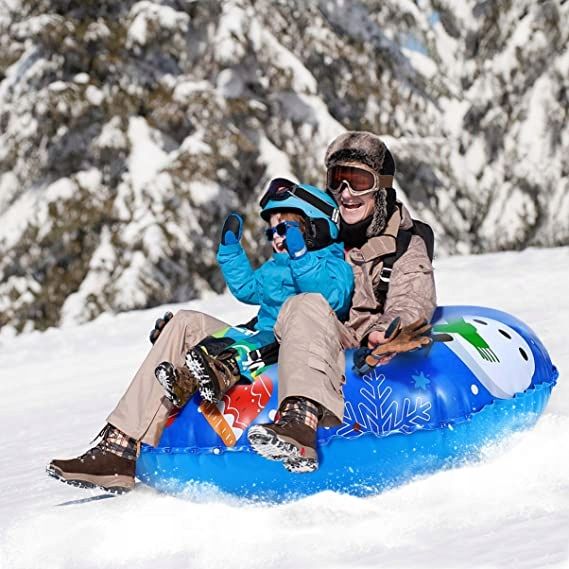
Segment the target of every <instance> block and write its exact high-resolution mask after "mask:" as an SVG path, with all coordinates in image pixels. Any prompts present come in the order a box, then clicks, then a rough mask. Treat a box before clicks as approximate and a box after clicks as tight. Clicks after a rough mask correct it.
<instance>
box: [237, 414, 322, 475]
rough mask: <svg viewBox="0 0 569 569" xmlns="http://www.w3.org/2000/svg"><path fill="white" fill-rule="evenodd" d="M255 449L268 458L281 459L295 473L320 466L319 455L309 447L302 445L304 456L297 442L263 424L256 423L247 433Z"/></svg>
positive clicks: (311, 470) (308, 470)
mask: <svg viewBox="0 0 569 569" xmlns="http://www.w3.org/2000/svg"><path fill="white" fill-rule="evenodd" d="M247 438H248V440H249V443H250V444H251V446H252V447H253V450H254V451H255V452H257V453H258V454H260V455H261V456H262V457H263V458H267V459H268V460H275V461H280V462H282V463H283V466H284V467H285V468H286V469H287V470H288V471H289V472H294V473H304V472H314V471H315V470H316V469H317V468H318V455H317V454H316V452H315V451H314V450H313V449H311V448H309V447H302V448H303V449H304V451H305V455H304V456H302V454H301V451H300V449H299V447H298V446H297V444H296V443H295V442H294V441H293V439H290V438H288V437H285V436H282V435H277V434H276V433H274V432H273V431H271V430H270V429H267V428H265V427H263V426H262V425H255V426H253V427H251V428H250V429H249V432H248V434H247Z"/></svg>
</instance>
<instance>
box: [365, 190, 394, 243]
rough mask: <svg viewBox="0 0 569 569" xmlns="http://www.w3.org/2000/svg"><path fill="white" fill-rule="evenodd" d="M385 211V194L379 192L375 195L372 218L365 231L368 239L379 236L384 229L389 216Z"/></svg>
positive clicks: (384, 192)
mask: <svg viewBox="0 0 569 569" xmlns="http://www.w3.org/2000/svg"><path fill="white" fill-rule="evenodd" d="M387 209H388V208H387V192H386V191H385V190H379V192H376V194H375V208H374V210H373V217H372V219H371V223H370V224H369V227H368V228H367V231H366V235H367V236H368V239H371V238H372V237H376V236H377V235H381V233H382V232H383V230H384V229H385V226H386V225H387V219H388V215H389V214H388V211H387Z"/></svg>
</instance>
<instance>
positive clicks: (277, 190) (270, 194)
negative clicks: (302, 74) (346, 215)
mask: <svg viewBox="0 0 569 569" xmlns="http://www.w3.org/2000/svg"><path fill="white" fill-rule="evenodd" d="M292 196H294V197H297V198H298V199H300V200H302V201H305V202H306V203H308V204H310V205H311V206H313V207H315V208H316V209H318V210H320V211H321V212H322V213H324V214H325V215H326V216H328V217H329V218H330V219H331V220H332V221H333V222H334V223H338V220H339V215H340V214H339V210H338V208H335V207H332V206H331V205H330V204H329V203H327V202H325V201H324V200H321V199H320V198H319V197H317V196H315V195H314V194H312V193H310V192H309V191H307V190H305V189H304V188H303V187H302V186H299V185H297V184H295V183H294V182H291V181H290V180H287V179H286V178H275V179H274V180H271V182H270V183H269V186H268V188H267V191H266V192H265V193H264V195H263V197H262V198H261V201H260V204H259V205H260V206H261V208H264V207H265V206H266V205H267V204H268V203H269V202H270V201H284V200H286V199H288V198H290V197H292Z"/></svg>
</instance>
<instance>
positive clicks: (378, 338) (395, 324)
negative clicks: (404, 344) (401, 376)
mask: <svg viewBox="0 0 569 569" xmlns="http://www.w3.org/2000/svg"><path fill="white" fill-rule="evenodd" d="M400 329H401V318H399V316H398V317H397V318H394V319H393V320H392V321H391V324H390V325H389V326H388V327H387V328H386V329H385V330H374V331H373V332H371V334H370V335H369V336H368V338H367V345H368V348H371V349H372V350H373V349H374V348H377V346H379V345H381V344H385V343H386V342H389V341H390V340H391V339H392V338H393V335H394V334H395V333H398V332H399V330H400ZM394 357H395V353H391V354H389V353H388V354H385V355H384V356H382V357H381V358H380V359H378V360H377V363H376V364H375V365H376V366H378V365H385V364H386V363H389V362H390V361H391V360H392V359H393V358H394Z"/></svg>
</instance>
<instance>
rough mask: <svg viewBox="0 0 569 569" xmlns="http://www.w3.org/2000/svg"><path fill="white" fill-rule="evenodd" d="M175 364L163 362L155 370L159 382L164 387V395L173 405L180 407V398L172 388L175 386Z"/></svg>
mask: <svg viewBox="0 0 569 569" xmlns="http://www.w3.org/2000/svg"><path fill="white" fill-rule="evenodd" d="M173 369H174V368H173V366H172V364H170V363H169V362H162V363H161V364H159V365H158V367H157V368H156V369H155V370H154V375H155V377H156V379H157V380H158V383H159V384H160V385H161V386H162V389H164V395H165V396H166V399H168V400H169V401H170V402H171V403H172V404H173V405H175V406H176V407H180V400H179V399H178V398H177V397H176V396H175V395H174V393H173V391H172V389H173V387H174V382H175V377H174V374H173Z"/></svg>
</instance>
